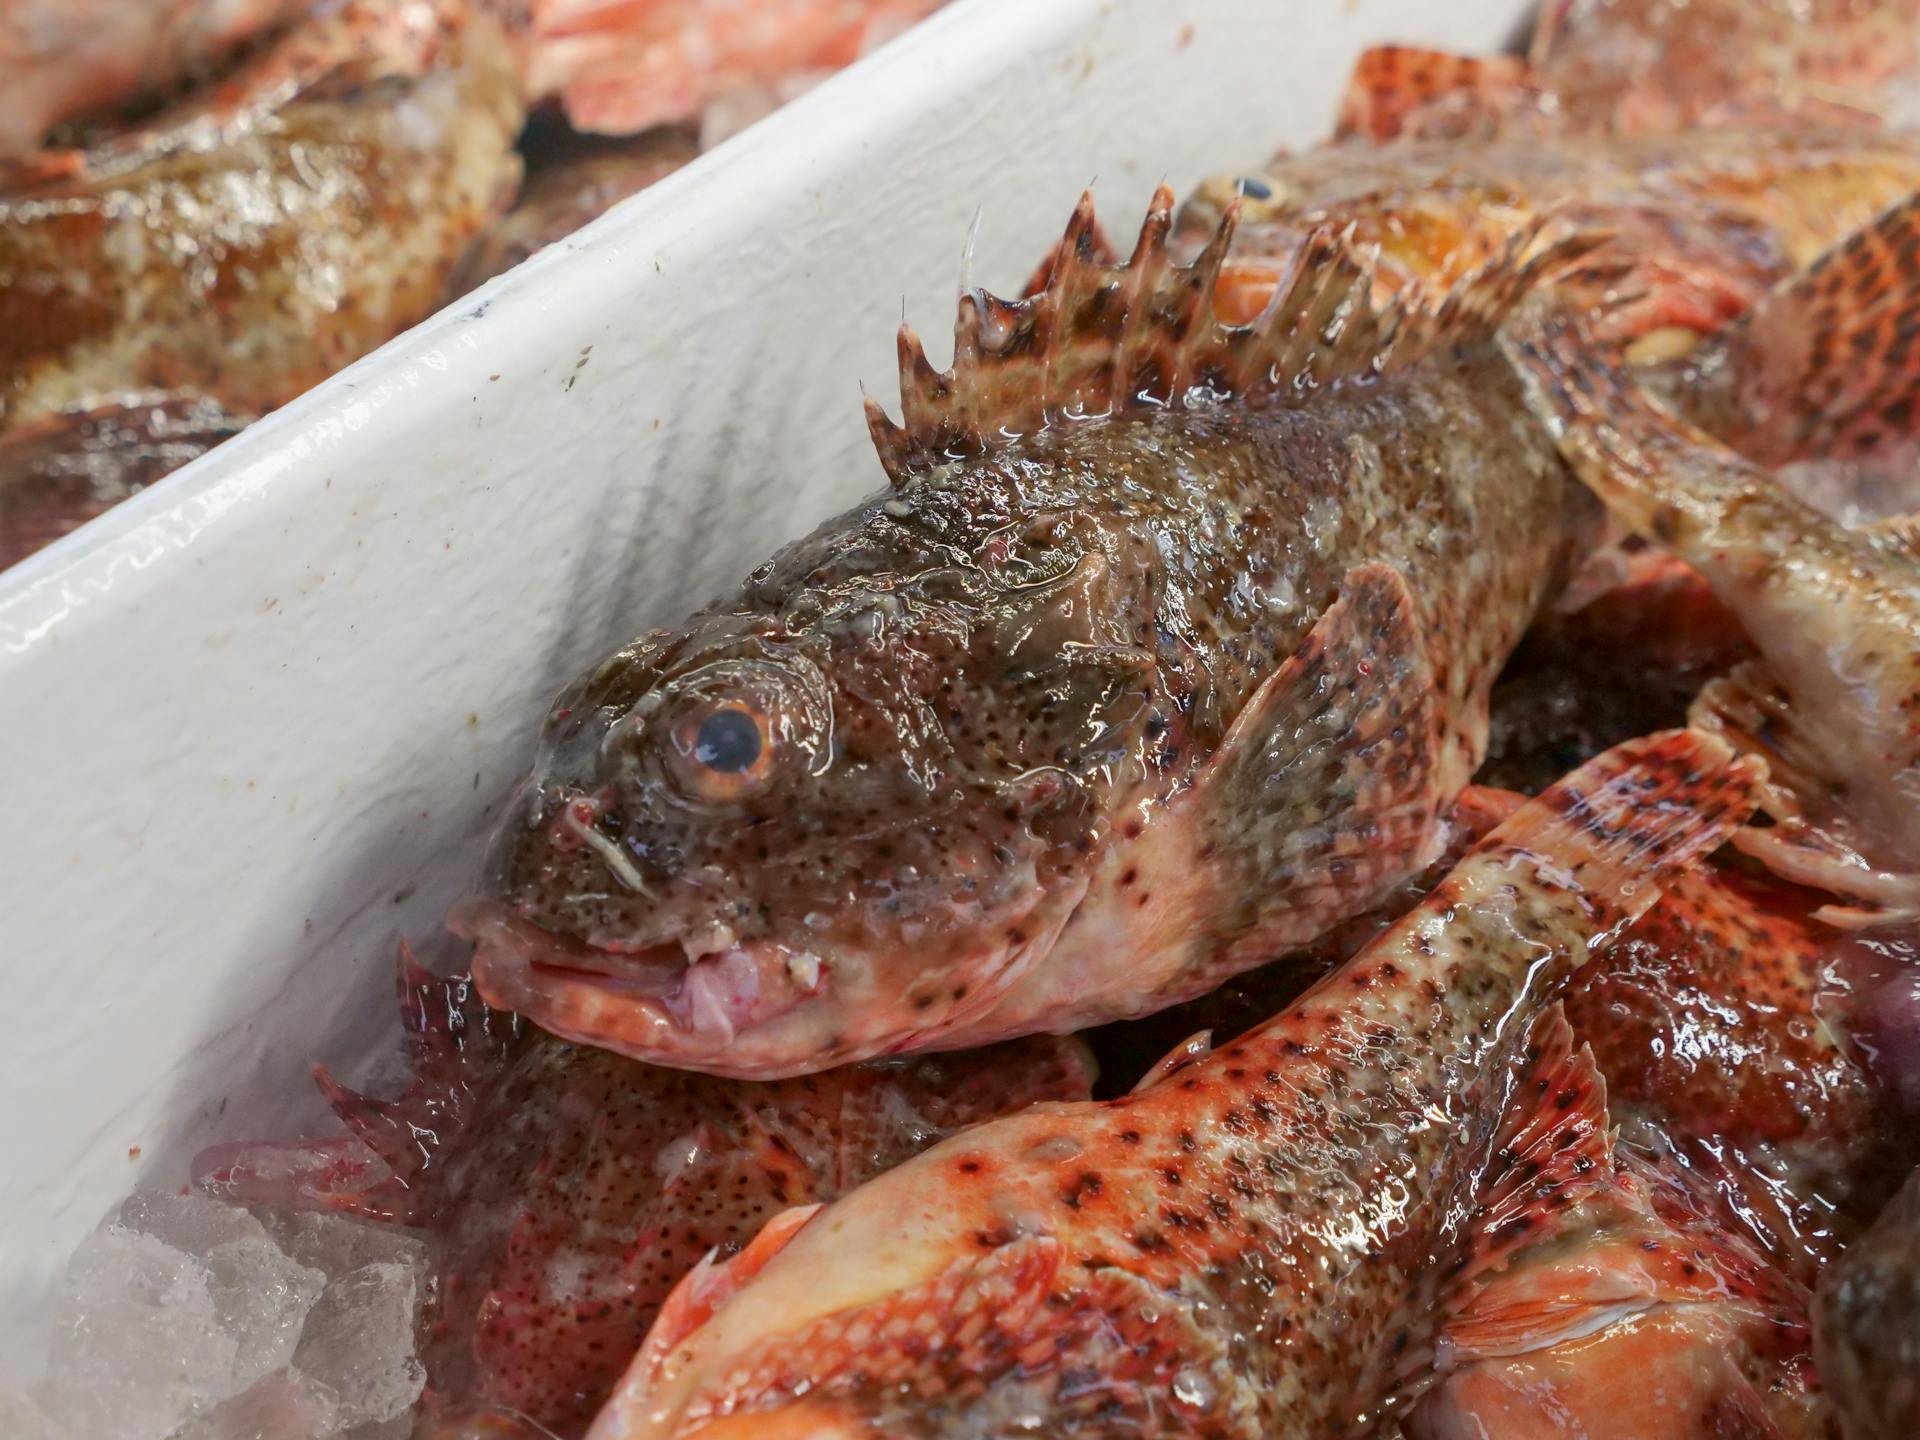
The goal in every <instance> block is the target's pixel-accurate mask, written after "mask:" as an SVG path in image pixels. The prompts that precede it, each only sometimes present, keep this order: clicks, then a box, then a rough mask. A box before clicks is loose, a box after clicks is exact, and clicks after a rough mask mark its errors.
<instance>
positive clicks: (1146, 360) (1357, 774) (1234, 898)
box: [453, 190, 1597, 1076]
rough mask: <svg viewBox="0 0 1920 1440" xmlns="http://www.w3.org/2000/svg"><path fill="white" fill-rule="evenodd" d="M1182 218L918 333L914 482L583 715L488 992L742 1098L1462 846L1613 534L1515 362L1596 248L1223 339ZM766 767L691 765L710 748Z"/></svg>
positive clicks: (1267, 926)
mask: <svg viewBox="0 0 1920 1440" xmlns="http://www.w3.org/2000/svg"><path fill="white" fill-rule="evenodd" d="M1172 220H1173V203H1172V197H1171V194H1170V193H1168V192H1166V191H1164V190H1163V191H1162V192H1161V193H1160V194H1159V195H1158V196H1157V197H1156V199H1155V201H1154V203H1153V205H1152V206H1151V207H1150V209H1149V212H1148V215H1147V219H1146V222H1145V224H1144V225H1143V226H1142V229H1141V234H1140V239H1139V241H1138V243H1137V244H1136V247H1135V250H1134V253H1133V255H1132V256H1131V258H1130V259H1129V260H1128V261H1127V262H1126V263H1124V264H1119V265H1109V264H1107V263H1105V262H1104V261H1103V260H1102V259H1101V258H1100V257H1099V254H1098V249H1099V247H1098V246H1097V245H1096V243H1095V238H1094V237H1095V236H1096V234H1097V229H1096V226H1095V223H1094V216H1093V210H1092V206H1091V202H1090V201H1087V200H1083V201H1082V203H1081V205H1080V207H1079V208H1078V209H1077V210H1076V211H1075V214H1074V216H1073V219H1072V220H1071V222H1070V223H1069V226H1068V229H1067V232H1066V236H1065V239H1064V240H1063V242H1062V243H1061V245H1060V246H1059V247H1057V249H1056V252H1055V258H1054V261H1053V262H1052V264H1051V268H1050V271H1049V275H1048V279H1047V281H1046V283H1045V285H1044V286H1043V287H1042V288H1041V289H1040V290H1039V291H1038V292H1037V293H1035V294H1032V295H1030V296H1028V297H1026V298H1024V299H1021V300H1017V301H1004V300H999V299H996V298H995V297H992V296H990V295H986V294H984V293H983V292H968V294H967V295H966V296H964V297H963V302H962V307H961V312H960V317H959V320H958V322H957V326H956V337H955V361H954V365H953V368H952V369H950V370H948V371H945V372H939V371H935V370H934V369H933V367H932V366H931V365H930V364H929V363H928V362H927V360H926V356H925V351H924V348H923V347H922V346H921V344H920V342H919V340H918V339H917V337H915V336H914V335H913V334H912V333H911V332H910V331H908V332H903V334H902V336H901V341H900V356H901V388H902V415H903V419H902V422H901V423H899V424H895V423H894V422H893V421H892V420H890V419H889V418H887V417H886V415H885V414H884V412H882V411H881V410H879V408H878V407H877V406H873V405H871V404H870V405H869V408H868V419H869V424H870V427H871V429H872V431H873V435H874V439H875V443H876V446H877V449H878V451H879V454H880V457H881V462H882V465H883V467H884V468H885V469H886V470H887V471H888V474H889V477H890V478H891V480H892V481H893V485H892V488H891V489H890V491H888V492H887V493H885V494H883V495H881V496H878V497H876V498H875V499H873V500H871V501H869V502H868V503H866V504H865V505H862V506H860V507H859V508H857V509H855V510H853V511H851V512H849V513H848V514H846V515H843V516H841V517H838V518H836V519H834V520H830V521H828V522H827V523H826V524H825V525H824V526H822V527H821V528H820V529H819V530H818V531H816V532H815V533H814V534H813V535H812V536H810V537H808V538H806V539H804V540H801V541H800V542H798V543H797V544H795V545H792V546H789V547H788V548H787V549H786V550H784V551H783V552H781V553H780V554H779V555H777V556H776V557H774V559H773V560H772V561H770V562H769V563H767V564H766V565H763V566H762V567H761V568H760V569H758V570H757V571H755V572H754V574H753V575H752V577H751V578H750V579H749V580H748V581H747V582H746V584H745V585H743V586H742V587H741V588H740V589H739V590H738V591H736V592H735V593H734V594H732V595H730V596H726V597H723V598H721V599H719V600H716V601H715V602H714V603H713V605H712V606H710V607H709V608H708V609H707V610H705V611H703V612H702V613H701V614H699V615H697V616H695V617H693V618H692V619H691V620H689V621H688V622H687V623H686V624H685V625H683V626H681V627H678V628H676V629H674V630H667V631H660V632H656V633H654V634H651V635H648V636H645V637H642V638H641V639H640V640H638V641H636V642H634V643H633V644H632V645H630V646H629V647H627V648H626V649H624V650H623V651H621V652H620V653H619V654H617V655H615V656H613V657H612V658H610V659H609V660H608V661H606V662H605V663H603V664H602V665H601V666H600V667H598V669H596V671H595V672H594V673H593V674H591V675H589V676H587V677H584V678H583V679H582V680H581V681H580V682H578V683H577V684H576V685H575V686H574V687H572V688H571V689H570V690H569V691H568V692H567V693H566V694H565V695H563V696H562V697H561V699H560V701H559V703H558V704H557V706H556V707H555V710H554V712H553V715H552V718H551V719H550V721H549V724H548V727H547V733H546V735H545V738H544V742H543V747H542V755H541V758H540V761H539V766H538V769H537V771H536V773H535V775H534V777H533V778H532V780H531V782H530V783H529V786H528V787H527V790H526V791H525V793H524V795H523V800H522V805H521V806H518V807H516V812H517V813H516V814H515V816H514V818H513V819H512V820H511V821H509V823H508V824H507V826H506V827H505V828H504V829H503V831H502V832H501V834H500V836H499V839H498V841H497V846H496V858H495V862H494V872H495V880H494V883H493V886H492V893H491V894H490V895H488V896H486V897H484V898H482V899H480V900H478V901H475V902H469V903H466V904H464V905H463V906H462V907H460V908H459V909H458V910H457V911H456V912H455V916H454V920H453V924H454V926H455V928H456V929H457V930H459V931H460V932H461V933H463V934H465V935H466V936H467V937H468V938H471V939H474V940H476V941H477V942H478V950H477V952H476V955H475V959H474V973H475V977H476V979H477V981H478V983H479V984H480V985H481V987H482V989H483V990H484V991H485V993H486V994H487V996H488V998H489V1000H490V1001H491V1002H493V1003H495V1004H497V1005H501V1006H504V1007H508V1008H512V1009H516V1010H519V1011H521V1012H523V1013H525V1014H527V1015H529V1016H531V1017H532V1018H534V1019H535V1020H536V1021H537V1022H538V1023H539V1024H541V1025H543V1026H545V1027H547V1028H549V1029H552V1030H555V1031H557V1032H559V1033H561V1034H564V1035H567V1036H569V1037H571V1038H573V1039H576V1040H579V1041H582V1042H585V1043H590V1044H595V1045H604V1046H607V1047H610V1048H613V1049H616V1050H620V1051H622V1052H624V1053H626V1054H629V1055H632V1056H634V1057H636V1058H647V1059H652V1060H655V1061H658V1062H660V1063H666V1064H673V1065H682V1066H686V1067H688V1068H693V1069H701V1070H708V1071H713V1072H716V1073H725V1074H735V1075H743V1076H770V1075H785V1074H793V1073H796V1072H801V1071H806V1070H815V1069H820V1068H824V1067H826V1066H830V1065H834V1064H839V1063H844V1062H846V1061H849V1060H856V1059H860V1058H862V1057H866V1056H872V1055H875V1054H886V1053H893V1052H899V1051H912V1050H925V1049H945V1048H953V1047H957V1046H963V1045H970V1044H980V1043H985V1042H986V1041H988V1040H990V1039H995V1038H1000V1037H1005V1036H1008V1035H1015V1034H1021V1033H1027V1032H1031V1031H1034V1030H1042V1029H1044V1030H1047V1031H1051V1032H1055V1033H1061V1032H1065V1031H1067V1030H1071V1029H1074V1028H1078V1027H1081V1026H1085V1025H1088V1024H1093V1023H1097V1022H1100V1021H1103V1020H1108V1019H1113V1018H1118V1017H1124V1016H1130V1015H1137V1014H1142V1013H1145V1012H1147V1011H1150V1010H1153V1009H1156V1008H1159V1007H1162V1006H1164V1005H1167V1004H1170V1003H1173V1002H1175V1001H1178V1000H1181V999H1184V998H1187V997H1189V996H1192V995H1196V994H1199V993H1201V992H1202V991H1205V990H1207V989H1210V988H1212V987H1213V986H1214V985H1216V984H1218V983H1219V982H1220V981H1221V980H1222V979H1224V978H1225V977H1226V976H1227V975H1229V974H1232V973H1234V972H1235V971H1237V970H1241V969H1245V968H1247V967H1249V966H1251V965H1253V964H1256V963H1259V962H1261V961H1264V960H1267V959H1270V958H1272V957H1273V956H1274V955H1276V954H1282V953H1286V952H1287V951H1289V950H1292V949H1296V948H1298V947H1300V946H1302V945H1306V944H1310V943H1311V942H1313V941H1314V940H1316V939H1318V938H1319V937H1320V936H1321V935H1323V934H1324V933H1326V932H1327V931H1328V930H1329V929H1331V928H1332V927H1334V926H1335V925H1337V924H1339V923H1340V922H1341V921H1343V920H1345V919H1347V918H1349V917H1350V916H1352V915H1353V914H1355V913H1357V912H1359V911H1362V910H1365V909H1367V908H1368V907H1369V906H1371V905H1372V904H1374V903H1375V902H1376V901H1377V900H1378V899H1379V898H1380V897H1381V896H1382V895H1383V894H1384V893H1385V892H1386V891H1387V890H1388V889H1390V888H1391V887H1392V886H1393V885H1394V884H1396V883H1397V882H1398V881H1399V880H1401V879H1402V878H1404V877H1405V876H1406V875H1408V874H1410V873H1412V872H1413V871H1414V870H1417V869H1418V868H1419V867H1420V866H1422V865H1424V864H1425V863H1426V862H1427V861H1428V860H1430V859H1431V858H1432V855H1433V854H1434V853H1436V851H1437V847H1438V843H1439V832H1438V826H1439V817H1440V815H1441V813H1442V812H1443V811H1444V810H1445V808H1446V807H1447V806H1448V805H1450V804H1451V802H1452V800H1453V798H1454V796H1455V795H1457V793H1458V792H1459V790H1460V788H1461V787H1462V786H1463V785H1465V784H1466V782H1467V779H1468V777H1469V776H1470V775H1471V773H1472V771H1473V768H1474V766H1475V765H1476V764H1477V763H1478V761H1479V758H1480V756H1481V754H1482V753H1483V752H1484V750H1485V746H1486V733H1487V719H1486V708H1487V696H1488V692H1489V690H1490V687H1491V685H1492V682H1493V679H1494V676H1495V674H1496V673H1497V671H1498V670H1499V668H1500V665H1501V664H1502V663H1503V662H1504V660H1505V658H1506V656H1507V655H1508V654H1509V653H1510V652H1511V650H1512V649H1513V647H1514V645H1515V644H1516V643H1517V642H1518V640H1519V637H1520V634H1521V632H1522V631H1523V630H1524V628H1525V627H1526V624H1527V622H1528V621H1529V619H1530V618H1531V617H1532V615H1533V613H1534V611H1535V609H1536V608H1537V607H1538V605H1539V604H1540V602H1541V600H1542V599H1543V598H1544V597H1545V596H1546V595H1547V594H1548V593H1549V592H1550V591H1551V589H1552V588H1553V587H1554V585H1555V584H1557V583H1558V581H1559V579H1560V577H1561V576H1562V575H1563V573H1564V572H1565V571H1566V569H1567V567H1568V565H1569V563H1570V562H1571V560H1572V559H1573V557H1574V556H1575V555H1576V553H1577V552H1578V550H1579V549H1580V547H1581V546H1582V545H1583V544H1584V543H1585V540H1586V538H1587V533H1588V526H1589V524H1590V522H1591V520H1592V519H1593V517H1594V516H1595V514H1596V513H1597V512H1596V509H1595V507H1594V506H1593V505H1592V502H1591V501H1590V500H1588V498H1587V497H1586V496H1585V495H1584V493H1583V492H1581V491H1580V490H1579V489H1578V488H1577V487H1575V486H1572V485H1570V484H1569V483H1568V476H1567V475H1566V473H1565V471H1564V469H1563V467H1562V465H1561V462H1560V460H1559V458H1558V456H1557V454H1556V453H1555V452H1554V450H1553V447H1552V444H1551V438H1550V436H1549V435H1548V434H1547V432H1546V431H1545V429H1544V427H1542V426H1540V425H1539V424H1538V423H1537V422H1535V421H1533V420H1532V419H1530V418H1529V416H1528V414H1527V411H1526V408H1525V403H1524V394H1523V392H1522V390H1521V388H1520V386H1519V383H1518V380H1517V377H1516V376H1515V374H1514V372H1513V369H1512V367H1511V365H1510V363H1509V361H1508V360H1507V358H1506V357H1505V355H1504V354H1503V353H1502V352H1501V351H1500V350H1499V349H1498V347H1497V346H1496V345H1495V344H1494V343H1493V339H1492V337H1493V334H1494V332H1495V330H1496V329H1497V327H1498V326H1499V324H1500V322H1501V320H1502V318H1503V317H1504V316H1505V314H1506V313H1507V311H1508V310H1509V309H1510V307H1511V306H1512V305H1514V304H1515V303H1516V302H1517V300H1518V299H1519V298H1520V297H1521V296H1522V295H1523V294H1525V293H1526V292H1527V291H1528V290H1529V289H1530V288H1531V287H1532V286H1534V285H1536V284H1538V283H1541V281H1542V280H1543V277H1546V276H1548V275H1550V274H1551V273H1554V272H1555V270H1556V268H1557V267H1561V266H1564V265H1567V264H1571V263H1574V262H1575V261H1576V259H1577V258H1578V257H1579V256H1580V255H1581V254H1582V253H1583V252H1584V250H1585V249H1587V248H1588V247H1589V245H1590V244H1591V242H1590V241H1588V240H1586V239H1584V238H1582V239H1574V240H1568V241H1563V242H1560V243H1558V244H1556V245H1550V246H1536V245H1534V244H1533V243H1532V242H1533V236H1532V235H1531V233H1523V234H1521V235H1519V236H1517V237H1516V238H1515V239H1514V240H1513V241H1512V243H1511V244H1510V245H1508V246H1507V247H1506V248H1505V249H1504V250H1503V251H1502V252H1501V253H1499V254H1498V255H1496V256H1495V257H1494V259H1493V260H1492V261H1490V262H1489V264H1488V265H1487V266H1486V267H1485V268H1484V269H1483V270H1481V271H1480V272H1477V273H1475V274H1474V275H1472V276H1470V277H1468V278H1467V279H1466V280H1464V281H1463V282H1462V283H1461V284H1460V286H1459V287H1458V288H1457V289H1456V290H1454V291H1452V292H1450V293H1449V294H1448V295H1447V296H1446V297H1445V298H1444V299H1442V300H1440V301H1439V302H1438V303H1436V304H1435V305H1433V306H1432V307H1431V308H1428V307H1425V306H1420V305H1415V306H1408V307H1397V306H1389V307H1384V308H1383V307H1377V306H1375V305H1374V304H1373V302H1372V300H1371V290H1372V280H1371V275H1370V272H1369V271H1368V268H1367V264H1366V262H1365V258H1364V257H1363V256H1360V255H1357V254H1356V253H1354V251H1353V250H1352V249H1351V247H1350V246H1348V244H1347V243H1346V241H1345V240H1344V239H1343V238H1342V237H1341V236H1340V235H1338V234H1337V233H1334V232H1332V231H1328V232H1325V233H1322V234H1318V235H1316V236H1314V237H1313V238H1312V239H1311V241H1310V243H1309V245H1308V247H1307V248H1308V253H1307V258H1306V260H1305V261H1303V263H1302V264H1301V266H1300V267H1299V268H1298V271H1297V273H1295V274H1294V275H1293V276H1292V277H1291V278H1290V279H1289V280H1288V282H1287V284H1286V286H1285V287H1284V288H1283V289H1282V290H1279V291H1277V292H1276V294H1275V295H1274V297H1273V299H1272V301H1271V303H1270V304H1269V306H1268V308H1267V310H1266V312H1265V313H1264V314H1263V315H1261V316H1260V317H1258V318H1256V319H1255V320H1254V321H1252V322H1250V323H1248V324H1245V325H1234V324H1228V323H1226V322H1225V321H1223V320H1221V319H1220V317H1219V316H1218V315H1217V314H1216V313H1215V311H1214V308H1213V306H1214V296H1215V294H1216V291H1217V288H1218V279H1219V273H1220V267H1221V265H1222V263H1223V262H1224V257H1225V256H1226V254H1227V252H1228V250H1229V247H1230V245H1231V242H1232V236H1233V224H1234V222H1233V220H1232V218H1231V217H1229V218H1228V220H1227V221H1226V222H1225V223H1223V224H1222V226H1221V227H1220V229H1219V231H1218V233H1217V234H1216V236H1215V238H1214V240H1213V242H1211V243H1210V244H1209V246H1208V247H1206V249H1205V251H1204V253H1203V254H1202V256H1201V257H1200V259H1199V260H1197V261H1196V262H1195V263H1194V264H1193V265H1190V266H1186V265H1177V264H1174V263H1173V262H1172V261H1171V260H1170V259H1169V257H1168V254H1167V250H1166V245H1167V240H1168V235H1169V232H1170V230H1171V227H1172ZM742 720H744V721H746V722H749V723H750V724H751V725H752V726H753V729H754V737H755V742H756V743H755V744H754V745H753V746H752V747H751V748H752V754H751V756H750V758H748V759H747V760H745V761H743V762H742V763H741V764H740V765H739V766H737V767H736V768H735V769H734V770H732V771H729V772H727V773H721V772H719V771H717V770H716V769H714V767H713V766H711V765H709V764H708V763H707V762H706V761H704V760H702V759H701V755H702V754H703V753H705V752H703V751H702V749H701V745H702V744H703V743H704V742H703V741H702V740H701V739H700V737H701V735H703V734H704V733H705V727H706V726H707V725H708V724H709V723H710V722H712V723H724V724H725V725H728V726H738V725H740V723H741V722H742Z"/></svg>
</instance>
